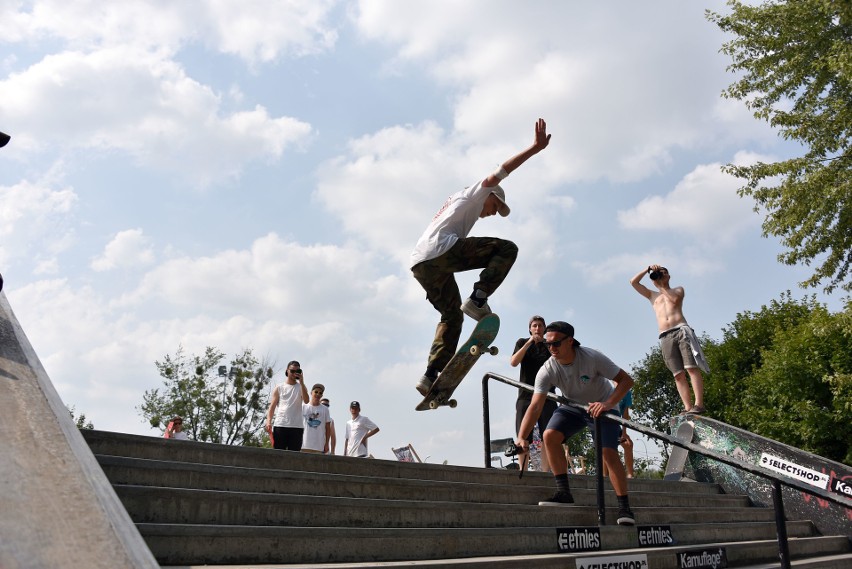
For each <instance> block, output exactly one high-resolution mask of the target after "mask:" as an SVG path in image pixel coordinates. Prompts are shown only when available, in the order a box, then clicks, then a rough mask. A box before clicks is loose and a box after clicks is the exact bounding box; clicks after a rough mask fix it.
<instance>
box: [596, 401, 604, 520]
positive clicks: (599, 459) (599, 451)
mask: <svg viewBox="0 0 852 569" xmlns="http://www.w3.org/2000/svg"><path fill="white" fill-rule="evenodd" d="M594 420H595V481H596V482H597V486H598V523H599V524H600V525H602V526H605V525H606V498H605V497H604V485H603V445H602V444H601V420H600V418H598V417H595V419H594Z"/></svg>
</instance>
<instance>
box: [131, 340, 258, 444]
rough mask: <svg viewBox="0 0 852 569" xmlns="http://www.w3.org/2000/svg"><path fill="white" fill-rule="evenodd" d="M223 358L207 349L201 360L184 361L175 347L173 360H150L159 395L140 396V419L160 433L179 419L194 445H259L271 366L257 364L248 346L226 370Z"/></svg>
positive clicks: (166, 358) (212, 350)
mask: <svg viewBox="0 0 852 569" xmlns="http://www.w3.org/2000/svg"><path fill="white" fill-rule="evenodd" d="M224 358H225V355H224V354H223V353H222V352H220V351H219V350H217V349H215V348H212V347H207V349H206V350H205V352H204V355H203V356H196V355H193V356H189V357H188V356H186V355H185V354H184V351H183V346H179V347H178V350H177V352H176V353H175V355H174V356H171V355H168V354H167V355H166V356H165V357H164V358H163V361H162V362H160V361H157V362H154V363H155V365H156V366H157V370H158V371H159V373H160V376H161V377H163V378H164V381H163V391H162V392H161V390H160V389H152V390H149V391H146V392H145V394H144V395H143V403H142V405H140V406H139V407H138V408H137V409H138V410H139V413H140V415H142V417H143V418H144V419H145V420H146V421H147V422H148V423H149V424H150V425H151V426H152V427H154V428H159V429H161V430H163V431H165V427H166V425H167V424H168V422H169V421H170V420H171V418H172V417H174V416H175V415H180V416H181V417H183V419H184V432H186V433H187V435H188V436H189V438H191V439H194V440H197V441H205V442H213V443H221V444H229V445H235V444H236V445H245V446H263V445H264V444H265V442H266V441H267V440H268V439H266V436H265V434H264V432H263V426H264V420H265V416H266V410H267V409H268V407H269V395H268V386H269V382H270V381H271V379H272V376H273V366H274V364H272V363H270V362H268V361H264V362H261V361H259V360H258V359H257V358H256V357H255V356H254V355H253V353H252V350H251V349H250V348H247V349H245V350H244V351H243V352H242V353H241V354H238V355H237V356H236V357H235V358H234V359H233V360H231V365H230V369H229V367H228V366H223V365H220V363H221V362H222V360H223V359H224Z"/></svg>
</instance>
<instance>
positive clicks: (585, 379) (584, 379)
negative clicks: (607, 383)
mask: <svg viewBox="0 0 852 569" xmlns="http://www.w3.org/2000/svg"><path fill="white" fill-rule="evenodd" d="M580 381H581V382H582V383H589V382H590V381H592V378H591V377H589V376H588V375H581V376H580Z"/></svg>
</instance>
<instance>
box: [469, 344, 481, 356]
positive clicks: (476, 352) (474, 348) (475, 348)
mask: <svg viewBox="0 0 852 569" xmlns="http://www.w3.org/2000/svg"><path fill="white" fill-rule="evenodd" d="M480 351H481V350H480V349H479V346H477V345H476V344H474V345H473V346H471V347H470V353H471V354H472V355H474V356H478V355H479V353H480Z"/></svg>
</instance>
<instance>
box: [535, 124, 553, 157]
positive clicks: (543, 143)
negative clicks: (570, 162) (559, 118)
mask: <svg viewBox="0 0 852 569" xmlns="http://www.w3.org/2000/svg"><path fill="white" fill-rule="evenodd" d="M548 144H550V135H549V134H547V123H546V122H544V119H538V120H537V121H536V123H535V147H536V150H544V149H545V148H547V145H548Z"/></svg>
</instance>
